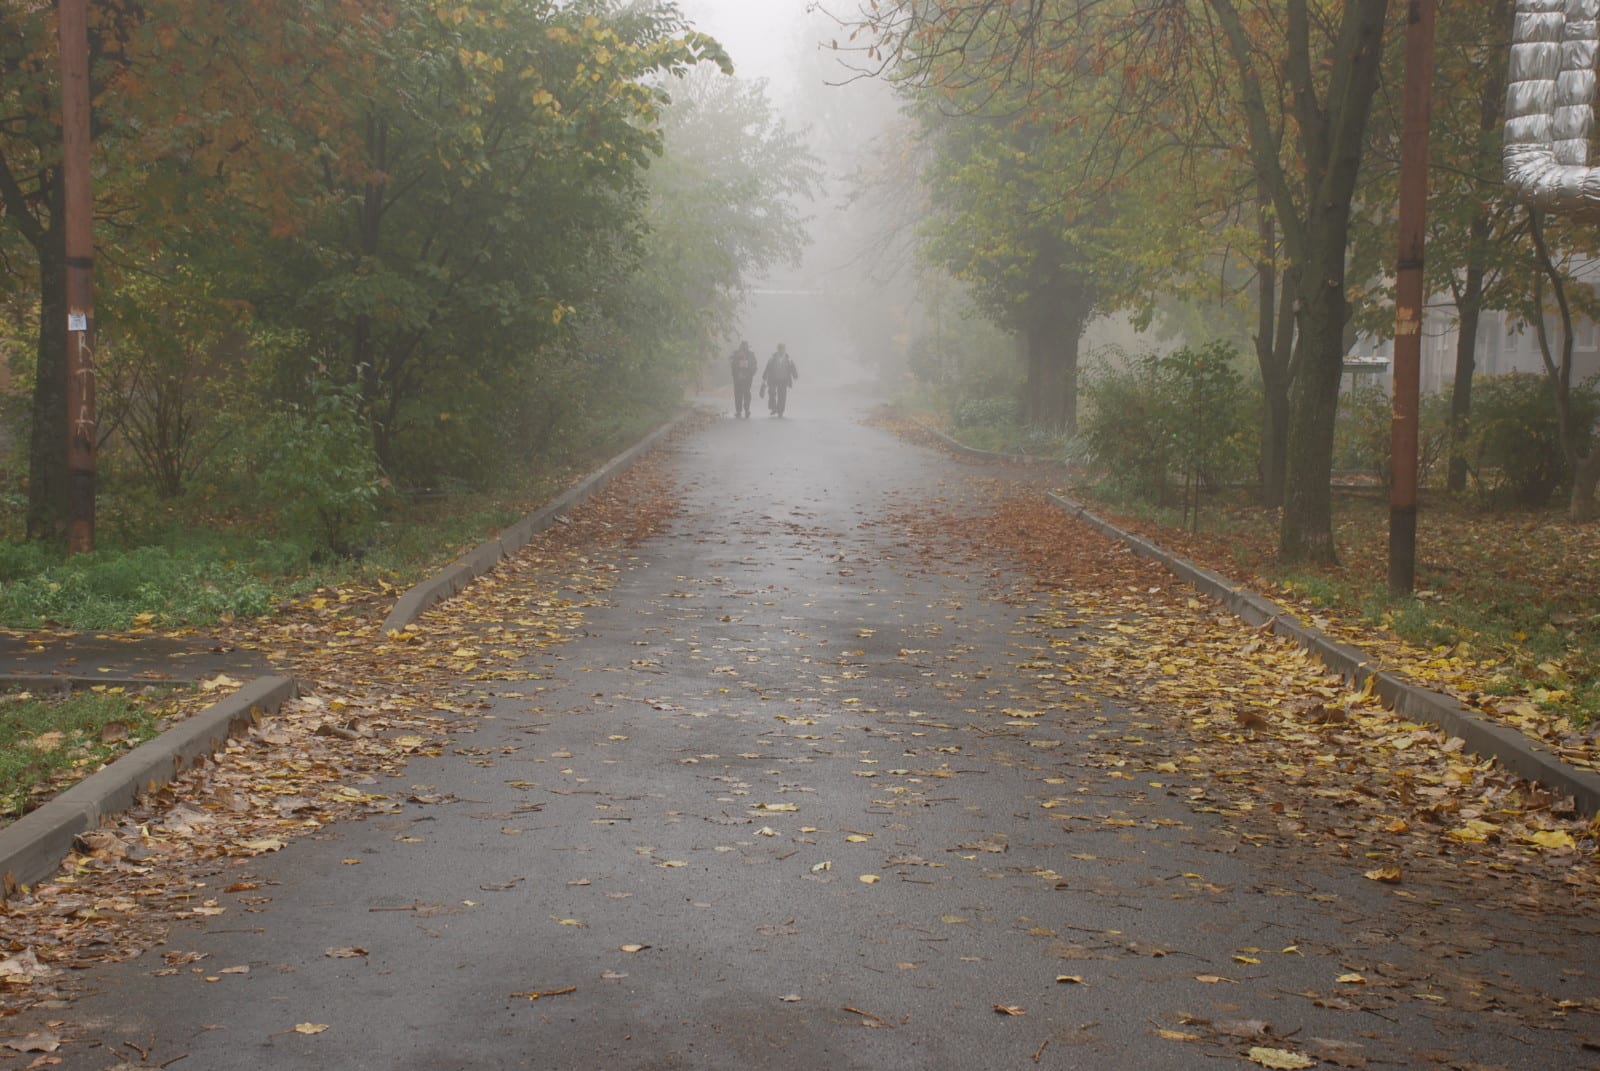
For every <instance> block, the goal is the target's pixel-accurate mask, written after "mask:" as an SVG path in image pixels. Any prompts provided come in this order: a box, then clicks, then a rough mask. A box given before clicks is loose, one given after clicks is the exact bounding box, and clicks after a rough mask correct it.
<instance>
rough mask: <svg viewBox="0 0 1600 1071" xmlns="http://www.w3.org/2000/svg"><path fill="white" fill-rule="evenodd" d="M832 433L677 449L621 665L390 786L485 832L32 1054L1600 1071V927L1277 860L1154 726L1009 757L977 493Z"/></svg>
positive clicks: (279, 920)
mask: <svg viewBox="0 0 1600 1071" xmlns="http://www.w3.org/2000/svg"><path fill="white" fill-rule="evenodd" d="M820 406H821V403H820V402H818V401H817V399H815V398H814V397H806V396H805V395H803V394H801V393H799V392H797V393H796V395H795V397H794V398H793V399H792V404H791V407H790V411H789V416H788V417H787V418H785V419H783V420H781V421H780V420H773V419H769V418H767V417H766V416H765V414H760V415H758V416H757V417H756V418H755V419H752V420H749V421H736V420H733V419H731V418H725V419H722V420H720V421H718V422H716V423H715V424H713V425H711V426H708V427H706V428H704V429H702V430H700V431H698V432H695V433H694V434H693V435H691V436H687V437H682V438H680V439H678V440H677V441H676V442H675V443H674V444H673V445H671V446H670V447H668V449H669V450H670V451H671V457H670V462H669V471H670V472H671V474H672V475H673V478H674V479H675V480H676V482H677V484H678V485H679V488H680V490H681V493H682V495H683V496H684V499H685V504H686V508H685V509H684V510H683V512H682V514H681V515H680V516H679V517H678V518H677V519H676V521H675V522H674V523H673V525H672V529H671V531H670V532H669V533H668V534H666V535H665V536H662V537H659V538H656V539H653V540H651V541H648V542H646V543H644V544H641V545H640V546H638V547H635V548H633V553H634V554H635V555H636V556H637V557H636V560H634V561H633V562H632V563H631V564H630V565H629V566H628V567H626V568H625V570H624V571H623V573H622V574H621V576H620V578H619V581H618V583H617V584H616V586H615V587H614V588H613V589H612V590H611V591H610V592H609V593H608V595H607V597H606V605H604V606H602V607H598V608H595V609H593V610H592V611H590V612H589V615H588V619H587V622H586V631H585V635H584V636H583V637H582V638H580V639H578V640H576V641H574V642H572V643H569V644H566V645H564V646H560V647H556V648H552V649H549V650H540V651H530V652H529V656H528V658H527V660H526V662H525V668H526V669H527V670H528V671H529V672H530V673H534V674H537V675H538V678H539V679H533V680H528V681H523V682H518V683H508V682H504V681H501V682H497V683H496V685H495V688H496V692H495V695H496V698H495V699H494V701H493V704H492V706H491V707H490V708H489V709H488V710H487V712H486V713H487V714H488V715H489V716H488V717H486V718H484V719H483V720H482V721H481V722H479V723H478V725H477V727H476V729H475V730H474V731H472V732H469V733H465V734H462V735H458V736H456V737H454V738H453V739H452V741H451V745H450V746H449V747H447V748H446V750H445V752H444V754H443V755H441V756H439V757H437V758H423V759H418V760H416V761H414V762H413V763H412V764H411V765H410V767H409V768H408V769H407V771H406V773H405V775H404V777H403V778H401V779H399V780H398V781H396V782H395V783H393V784H391V785H382V784H380V785H379V786H378V787H376V788H372V787H370V786H369V787H368V788H367V791H380V792H390V793H393V794H396V795H401V796H403V795H407V794H413V793H418V794H425V795H428V796H437V797H443V798H444V800H445V802H443V803H437V804H432V805H421V804H415V803H408V804H406V806H405V807H404V810H403V812H402V813H400V814H398V815H393V816H386V817H376V818H373V819H370V820H368V821H364V822H352V823H345V824H342V825H338V826H335V827H331V828H330V829H328V830H326V831H324V832H323V833H321V834H319V835H317V836H315V837H312V838H309V839H304V840H298V841H295V842H293V843H291V844H290V846H289V847H288V848H286V849H285V850H283V851H281V852H278V853H276V854H274V855H272V856H268V857H263V858H260V859H253V860H249V861H248V872H249V874H250V875H252V877H253V880H254V881H255V882H256V883H257V884H259V886H260V889H259V890H258V891H256V892H255V893H253V894H252V895H251V896H250V897H249V898H246V897H245V896H244V895H243V894H240V895H228V894H219V896H220V899H221V901H222V902H223V903H224V904H227V905H229V906H230V908H232V909H231V910H230V911H229V912H228V913H227V914H226V915H224V916H221V917H219V918H217V919H214V920H207V922H206V923H205V924H183V925H181V926H179V927H178V928H176V929H174V930H173V932H172V933H171V935H170V937H169V941H168V944H167V946H166V948H165V949H161V950H157V951H155V952H151V953H148V954H146V955H145V956H142V957H140V958H137V959H134V960H132V961H130V962H128V963H124V964H121V965H116V966H111V967H105V968H99V969H96V970H94V971H92V972H85V975H84V976H83V977H80V978H77V979H75V981H76V982H77V983H79V984H80V985H81V987H82V995H81V996H79V997H78V999H76V1000H75V1001H74V1002H73V1003H72V1004H71V1005H70V1006H69V1007H67V1008H65V1009H60V1010H55V1011H48V1012H38V1011H35V1012H30V1013H28V1016H27V1017H25V1021H23V1022H20V1023H17V1024H13V1026H14V1027H15V1028H21V1027H23V1026H26V1025H27V1021H26V1020H29V1019H38V1020H40V1021H42V1020H43V1019H45V1018H55V1019H61V1020H64V1021H65V1022H64V1025H63V1027H62V1030H63V1032H64V1033H65V1034H67V1035H68V1036H69V1037H73V1038H76V1039H78V1040H77V1041H76V1042H75V1043H74V1044H70V1045H68V1046H66V1047H65V1048H64V1049H63V1050H62V1051H61V1052H60V1053H58V1054H57V1055H58V1056H59V1057H61V1059H62V1063H61V1064H59V1065H54V1066H60V1067H64V1068H69V1069H71V1068H93V1069H100V1068H110V1067H117V1066H125V1067H169V1066H170V1067H176V1068H180V1069H184V1071H193V1069H235V1068H237V1069H246V1068H249V1069H261V1068H274V1069H276V1068H282V1069H290V1068H294V1069H299V1068H306V1069H321V1068H340V1069H358V1068H363V1069H364V1068H371V1069H385V1071H444V1069H457V1068H460V1069H466V1068H546V1069H589V1068H594V1069H599V1068H618V1069H627V1068H638V1069H646V1068H649V1069H676V1068H684V1069H689V1068H718V1069H721V1068H729V1069H731V1068H794V1069H799V1068H806V1069H810V1068H862V1069H868V1068H870V1069H875V1071H884V1069H899V1068H952V1069H954V1068H961V1069H987V1068H1031V1067H1071V1068H1080V1067H1081V1068H1141V1069H1142V1068H1151V1069H1169V1068H1170V1069H1175V1071H1176V1069H1190V1068H1195V1067H1202V1066H1212V1065H1213V1064H1214V1063H1220V1064H1222V1065H1234V1066H1251V1065H1250V1064H1248V1063H1247V1062H1246V1056H1247V1054H1248V1053H1249V1051H1250V1049H1251V1048H1252V1047H1253V1046H1262V1047H1268V1048H1278V1049H1286V1050H1293V1051H1296V1052H1312V1053H1315V1054H1316V1055H1317V1056H1318V1058H1319V1059H1320V1060H1321V1061H1322V1066H1346V1067H1362V1066H1372V1067H1435V1066H1442V1067H1466V1068H1471V1067H1510V1068H1556V1067H1562V1068H1571V1067H1589V1066H1600V1053H1597V1052H1595V1051H1592V1050H1589V1049H1585V1048H1584V1047H1583V1045H1584V1042H1585V1040H1586V1039H1590V1038H1593V1037H1594V1036H1596V1035H1600V1028H1597V1027H1596V1023H1595V1020H1594V1019H1593V1017H1592V1016H1577V1015H1574V1016H1566V1015H1563V1014H1558V1007H1557V1003H1556V1002H1558V1001H1561V1000H1563V999H1570V1000H1577V1001H1583V1000H1587V999H1589V998H1593V997H1595V996H1596V995H1597V991H1596V986H1595V982H1594V975H1593V974H1592V973H1591V972H1590V966H1591V965H1592V964H1593V963H1594V960H1595V956H1594V953H1595V952H1596V951H1597V949H1600V942H1597V939H1596V925H1595V920H1594V914H1593V913H1592V912H1591V913H1589V914H1587V916H1585V914H1584V913H1583V912H1581V911H1579V912H1570V911H1569V912H1565V913H1557V914H1551V915H1544V916H1541V915H1540V914H1539V913H1538V912H1536V911H1532V910H1523V911H1520V912H1519V911H1515V910H1507V909H1506V905H1504V904H1501V903H1499V902H1498V901H1497V900H1496V899H1495V898H1496V896H1499V895H1501V894H1500V893H1498V892H1497V891H1496V890H1495V889H1493V888H1483V889H1480V890H1477V891H1474V890H1473V889H1472V888H1470V887H1469V888H1467V889H1466V890H1463V889H1462V888H1460V887H1456V886H1452V887H1448V888H1443V887H1441V888H1430V887H1428V886H1427V885H1426V884H1418V882H1415V881H1413V882H1408V884H1407V886H1406V887H1405V888H1404V890H1403V891H1402V892H1397V891H1396V890H1394V889H1391V888H1389V887H1386V886H1382V885H1379V884H1377V883H1374V882H1371V881H1367V880H1365V879H1363V878H1362V871H1363V869H1364V860H1362V859H1360V858H1359V857H1357V858H1355V859H1353V860H1352V859H1348V858H1338V857H1333V856H1330V855H1329V854H1327V853H1326V852H1322V851H1320V850H1319V849H1317V848H1316V847H1315V846H1313V845H1307V844H1301V843H1295V842H1293V841H1288V840H1284V839H1282V838H1277V837H1273V836H1270V835H1267V834H1266V833H1263V834H1262V835H1260V836H1253V837H1242V836H1241V835H1240V832H1239V830H1238V829H1237V828H1235V827H1234V826H1233V825H1228V824H1225V823H1224V822H1223V820H1222V819H1221V818H1219V817H1218V816H1216V815H1210V814H1205V813H1197V812H1196V810H1195V809H1194V808H1192V807H1190V806H1189V805H1188V804H1187V803H1186V802H1185V798H1186V793H1185V787H1186V786H1185V784H1184V783H1183V782H1182V781H1181V779H1180V778H1177V777H1173V776H1172V775H1170V774H1159V773H1155V772H1152V771H1150V770H1148V769H1141V768H1140V767H1139V765H1137V764H1135V765H1132V766H1127V767H1117V768H1115V769H1113V767H1112V763H1111V760H1110V758H1109V756H1110V755H1111V754H1112V752H1113V751H1114V750H1125V747H1124V746H1123V745H1122V743H1121V742H1124V741H1127V740H1130V739H1137V740H1140V741H1142V742H1143V745H1144V746H1146V747H1147V748H1149V749H1151V754H1152V755H1154V756H1157V757H1159V756H1160V755H1162V754H1176V753H1177V750H1178V748H1179V747H1180V745H1179V744H1178V742H1177V738H1176V737H1173V736H1171V735H1170V734H1169V733H1168V731H1167V730H1166V728H1165V727H1164V725H1163V723H1162V721H1161V718H1160V717H1159V716H1157V715H1154V714H1152V713H1150V712H1147V711H1144V710H1141V709H1131V710H1130V709H1127V708H1126V707H1124V706H1121V705H1119V704H1118V703H1116V702H1113V701H1110V700H1107V701H1106V702H1105V703H1104V704H1102V705H1101V707H1100V708H1099V709H1098V710H1096V709H1093V708H1092V707H1091V708H1087V709H1086V708H1081V707H1080V708H1076V709H1074V710H1072V711H1059V712H1056V713H1053V714H1051V715H1049V716H1048V717H1047V719H1046V723H1044V724H1041V725H1037V726H1016V725H1010V724H1008V721H1009V719H1008V718H1007V717H1006V715H1005V714H1004V713H1003V712H1004V711H1005V710H1006V709H1007V708H1011V707H1014V706H1019V705H1026V704H1027V703H1028V701H1029V699H1030V697H1032V696H1033V694H1034V693H1033V692H1032V690H1031V689H1032V687H1033V685H1032V683H1031V682H1030V679H1029V675H1028V674H1025V673H1022V672H1019V670H1018V668H1017V667H1018V666H1019V665H1020V664H1022V663H1024V662H1026V661H1028V660H1029V659H1030V658H1033V657H1036V656H1037V655H1038V654H1039V653H1040V649H1041V647H1042V644H1043V642H1044V641H1043V640H1041V638H1040V637H1039V636H1037V635H1035V634H1034V633H1033V631H1031V630H1029V629H1028V628H1027V623H1026V621H1025V614H1026V609H1025V608H1021V607H1018V606H1016V605H1013V604H1012V603H1010V602H1008V601H1005V600H1003V599H1000V598H997V597H996V596H997V595H998V594H1000V593H1002V592H1004V591H1006V590H1007V589H1008V587H1009V586H1010V583H1011V581H1012V580H1014V579H1015V578H1014V577H1010V576H1009V575H1008V574H1007V573H1006V571H1005V569H1004V568H1003V567H1002V565H1001V564H1000V563H998V562H996V563H985V562H983V561H982V560H981V559H978V560H976V561H969V562H967V563H966V564H964V565H956V564H952V563H948V562H944V561H941V560H940V559H939V558H938V557H937V556H936V555H935V553H934V550H933V548H929V547H926V546H921V545H918V543H917V542H916V541H915V540H914V539H910V538H907V536H906V535H905V533H904V531H903V529H902V528H900V527H899V526H897V525H896V524H894V523H893V517H894V516H895V515H896V514H898V513H902V512H905V511H910V510H916V509H926V508H938V509H943V510H955V511H959V510H961V509H964V508H968V504H969V501H970V498H969V489H968V488H967V484H966V481H967V479H968V474H970V473H971V472H973V471H975V470H972V469H970V468H965V469H964V468H962V467H961V466H960V464H959V463H953V462H951V461H950V460H949V459H948V458H945V457H942V456H939V455H936V454H934V453H932V452H930V451H927V450H924V449H922V448H919V447H916V446H913V445H909V444H906V443H904V442H901V441H898V440H896V439H895V438H893V437H892V436H890V435H889V434H887V433H885V432H882V431H879V430H875V429H873V428H871V427H868V426H865V425H863V424H861V423H860V422H859V420H858V416H859V415H860V414H859V413H857V412H855V411H853V410H852V409H851V408H850V407H849V406H848V405H845V404H842V403H841V404H840V405H839V406H838V407H836V408H833V409H830V410H827V411H819V409H820ZM445 612H448V609H447V610H446V611H445ZM1113 743H1117V744H1118V747H1117V748H1113V747H1112V744H1113ZM1163 749H1165V750H1163ZM1265 828H1266V827H1263V829H1265ZM347 860H357V861H359V865H351V864H350V863H348V862H346V861H347ZM863 879H873V880H870V881H869V880H863ZM226 880H228V879H227V878H226V877H223V878H220V879H219V883H220V882H222V881H226ZM1420 880H1423V881H1425V879H1420ZM355 947H359V948H360V949H363V950H365V951H366V955H364V956H357V957H354V958H332V957H329V956H328V955H326V952H327V951H328V950H329V949H334V948H355ZM163 951H165V952H174V951H180V952H181V951H192V952H203V953H205V954H206V955H207V957H208V958H207V959H206V960H205V961H204V969H203V970H200V969H196V968H190V967H184V968H183V969H181V970H179V971H176V972H174V971H166V972H164V973H161V968H162V966H163V964H162V961H161V960H160V958H159V953H160V952H163ZM1250 960H1255V961H1257V962H1249V961H1250ZM229 966H248V967H249V968H250V970H249V971H248V973H233V974H224V973H220V972H221V971H222V969H223V968H226V967H229ZM1355 972H1359V973H1361V974H1362V975H1363V977H1364V978H1365V982H1364V983H1363V984H1362V985H1360V986H1356V985H1351V984H1344V983H1339V982H1338V981H1337V979H1338V978H1339V977H1340V976H1345V975H1348V974H1351V973H1355ZM204 976H210V977H215V978H217V979H218V980H217V981H215V982H206V981H205V980H204ZM531 994H540V995H539V996H537V997H533V996H531ZM1541 1001H1542V1002H1545V1003H1547V1004H1548V1005H1549V1014H1548V1015H1547V1016H1543V1015H1537V1014H1534V1015H1530V1014H1529V1013H1528V1011H1527V1009H1528V1007H1529V1006H1530V1004H1532V1005H1535V1006H1536V1005H1538V1004H1539V1003H1540V1002H1541ZM302 1023H316V1024H324V1025H326V1027H327V1029H326V1030H324V1031H322V1032H320V1033H317V1034H314V1035H303V1034H297V1033H295V1032H294V1029H293V1028H294V1027H295V1026H296V1024H302ZM1163 1031H1165V1032H1166V1033H1162V1032H1163ZM1252 1035H1254V1036H1252ZM90 1039H93V1040H92V1041H91V1040H90ZM25 1064H26V1059H23V1058H15V1059H12V1060H8V1061H6V1062H4V1063H0V1067H6V1068H8V1067H11V1066H18V1067H21V1066H25Z"/></svg>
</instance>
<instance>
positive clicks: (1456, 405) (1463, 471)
mask: <svg viewBox="0 0 1600 1071" xmlns="http://www.w3.org/2000/svg"><path fill="white" fill-rule="evenodd" d="M1480 224H1481V225H1482V229H1483V231H1484V234H1485V236H1486V237H1487V233H1488V229H1489V221H1488V220H1487V219H1483V218H1482V217H1480V218H1478V219H1474V220H1473V221H1472V229H1473V233H1474V237H1476V235H1477V231H1478V229H1479V226H1480ZM1473 246H1474V248H1476V246H1477V243H1476V242H1474V243H1473ZM1482 313H1483V265H1481V264H1468V265H1467V278H1466V283H1465V285H1464V286H1463V287H1462V290H1461V296H1460V298H1459V299H1458V300H1457V301H1456V318H1457V321H1458V323H1459V327H1460V330H1459V332H1458V334H1457V335H1456V378H1455V383H1454V384H1453V385H1452V386H1451V388H1450V474H1449V488H1450V491H1451V492H1452V493H1454V494H1460V493H1462V492H1463V491H1465V490H1466V489H1467V452H1466V451H1467V436H1468V435H1469V434H1470V431H1471V429H1470V427H1469V421H1470V419H1471V416H1472V377H1473V375H1474V374H1476V372H1477V367H1478V321H1479V319H1480V317H1481V315H1482Z"/></svg>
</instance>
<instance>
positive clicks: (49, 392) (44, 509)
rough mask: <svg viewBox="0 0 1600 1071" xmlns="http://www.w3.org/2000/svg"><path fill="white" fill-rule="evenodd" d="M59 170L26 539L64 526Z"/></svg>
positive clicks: (45, 242) (41, 252) (46, 251)
mask: <svg viewBox="0 0 1600 1071" xmlns="http://www.w3.org/2000/svg"><path fill="white" fill-rule="evenodd" d="M61 196H62V191H61V182H60V172H59V171H56V172H53V181H52V182H51V190H50V205H51V211H50V226H49V228H48V229H46V230H45V231H44V232H43V236H42V240H41V241H40V242H39V244H38V245H37V246H36V247H35V250H34V252H35V254H36V255H37V256H38V258H39V336H38V353H37V356H36V359H35V365H36V371H35V378H34V385H33V404H32V409H31V414H30V418H31V426H30V428H29V433H28V516H27V522H26V525H27V527H26V530H27V536H28V538H29V539H31V540H42V541H60V540H62V539H65V538H66V524H67V265H66V257H67V246H66V236H65V234H64V233H63V232H62V230H61V225H60V220H61V218H62V216H61Z"/></svg>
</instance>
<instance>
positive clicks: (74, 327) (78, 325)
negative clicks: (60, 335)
mask: <svg viewBox="0 0 1600 1071" xmlns="http://www.w3.org/2000/svg"><path fill="white" fill-rule="evenodd" d="M67 330H68V331H87V330H89V317H88V315H87V314H85V313H81V312H69V313H67Z"/></svg>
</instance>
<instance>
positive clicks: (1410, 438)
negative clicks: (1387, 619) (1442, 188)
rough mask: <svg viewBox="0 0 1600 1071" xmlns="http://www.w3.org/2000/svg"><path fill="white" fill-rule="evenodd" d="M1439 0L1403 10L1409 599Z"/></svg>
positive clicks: (1394, 455) (1404, 537)
mask: <svg viewBox="0 0 1600 1071" xmlns="http://www.w3.org/2000/svg"><path fill="white" fill-rule="evenodd" d="M1433 16H1434V0H1410V3H1409V4H1408V6H1407V12H1406V82H1405V125H1404V126H1403V127H1402V129H1401V135H1400V220H1399V226H1400V256H1399V263H1398V265H1397V266H1396V271H1395V326H1394V421H1393V424H1392V432H1391V434H1392V438H1391V440H1390V448H1389V460H1390V466H1391V469H1392V472H1393V477H1392V479H1391V481H1390V486H1389V592H1390V594H1392V595H1410V594H1411V592H1412V590H1413V589H1414V587H1415V585H1416V567H1417V413H1418V409H1419V406H1418V401H1417V395H1418V394H1419V393H1420V385H1421V380H1422V301H1423V279H1422V251H1423V249H1422V247H1423V234H1424V230H1423V225H1424V223H1425V222H1426V218H1427V210H1428V120H1429V109H1430V106H1431V104H1432V89H1433V21H1434V19H1433Z"/></svg>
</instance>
